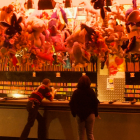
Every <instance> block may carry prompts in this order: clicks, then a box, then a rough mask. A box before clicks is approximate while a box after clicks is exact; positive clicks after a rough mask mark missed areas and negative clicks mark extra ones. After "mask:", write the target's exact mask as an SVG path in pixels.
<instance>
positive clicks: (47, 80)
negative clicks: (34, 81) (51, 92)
mask: <svg viewBox="0 0 140 140" xmlns="http://www.w3.org/2000/svg"><path fill="white" fill-rule="evenodd" d="M50 82H51V81H50V79H47V78H45V79H44V80H43V81H42V83H43V84H44V85H48V84H49V83H50Z"/></svg>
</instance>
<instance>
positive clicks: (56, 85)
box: [0, 81, 96, 90]
mask: <svg viewBox="0 0 140 140" xmlns="http://www.w3.org/2000/svg"><path fill="white" fill-rule="evenodd" d="M40 84H41V82H22V81H0V85H1V86H0V87H3V88H4V86H7V85H9V86H10V87H14V86H21V87H26V86H39V85H40ZM51 86H53V87H76V86H77V83H53V82H52V83H51ZM91 87H96V83H91ZM5 88H7V87H5ZM0 89H1V88H0ZM24 90H25V89H24ZM31 90H32V89H31Z"/></svg>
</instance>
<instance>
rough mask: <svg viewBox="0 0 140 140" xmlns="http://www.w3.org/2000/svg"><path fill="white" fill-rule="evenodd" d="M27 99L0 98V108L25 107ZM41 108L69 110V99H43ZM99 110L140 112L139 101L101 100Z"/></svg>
mask: <svg viewBox="0 0 140 140" xmlns="http://www.w3.org/2000/svg"><path fill="white" fill-rule="evenodd" d="M27 102H28V99H15V100H0V108H21V109H25V107H26V104H27ZM40 108H41V109H47V110H65V111H66V110H67V111H69V110H70V108H69V101H68V100H65V101H58V100H55V101H49V100H46V99H44V100H43V101H42V104H41V107H40ZM99 112H124V113H140V102H136V103H134V104H131V102H114V103H112V104H109V102H101V103H100V104H99Z"/></svg>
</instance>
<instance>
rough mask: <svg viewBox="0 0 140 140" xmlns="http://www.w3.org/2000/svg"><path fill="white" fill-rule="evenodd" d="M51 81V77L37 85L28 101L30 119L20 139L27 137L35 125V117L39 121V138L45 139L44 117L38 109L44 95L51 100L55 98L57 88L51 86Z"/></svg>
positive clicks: (24, 139)
mask: <svg viewBox="0 0 140 140" xmlns="http://www.w3.org/2000/svg"><path fill="white" fill-rule="evenodd" d="M50 83H51V82H50V80H49V79H44V80H43V81H42V84H41V85H40V86H39V87H37V89H36V90H34V91H33V92H32V94H31V96H30V97H29V101H28V103H27V111H28V121H27V124H26V125H25V127H24V130H23V132H22V134H21V136H20V140H26V139H27V137H28V135H29V132H30V129H31V127H32V126H33V125H34V122H35V119H37V121H38V140H45V125H44V124H45V123H44V118H43V117H42V116H41V114H40V113H39V112H38V109H39V105H40V104H41V102H42V100H43V98H44V97H45V98H46V99H48V100H50V101H52V100H53V99H54V95H55V90H54V88H50Z"/></svg>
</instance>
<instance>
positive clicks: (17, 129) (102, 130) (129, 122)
mask: <svg viewBox="0 0 140 140" xmlns="http://www.w3.org/2000/svg"><path fill="white" fill-rule="evenodd" d="M27 101H28V99H14V100H1V101H0V124H1V125H0V136H3V137H19V136H20V134H21V132H22V130H23V128H24V126H25V124H26V121H27V111H26V104H27ZM68 103H69V101H67V100H65V101H57V100H55V101H52V102H50V101H48V100H43V102H42V104H41V107H40V110H39V112H40V113H41V114H42V115H44V117H45V118H46V119H45V120H46V122H45V123H46V139H50V140H51V139H56V140H60V139H61V140H77V136H78V132H77V123H76V119H75V118H73V117H72V115H71V113H70V108H69V104H68ZM99 115H100V117H101V119H97V118H96V120H95V126H94V132H93V133H94V136H95V140H100V139H102V140H112V139H113V140H118V139H119V140H126V139H127V140H132V139H139V129H140V102H136V103H134V104H131V102H114V103H109V102H101V103H100V104H99ZM29 137H30V138H37V121H36V122H35V124H34V126H33V128H32V129H31V132H30V135H29Z"/></svg>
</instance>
